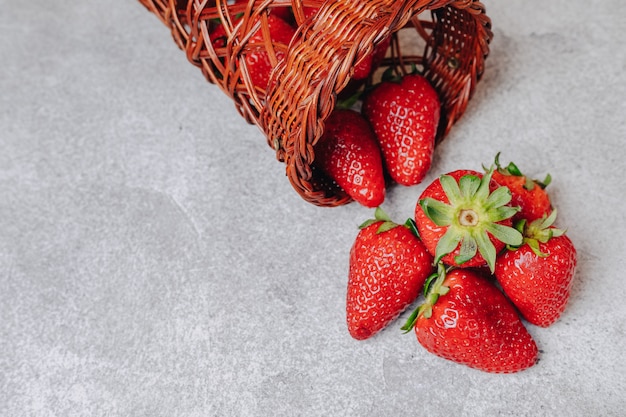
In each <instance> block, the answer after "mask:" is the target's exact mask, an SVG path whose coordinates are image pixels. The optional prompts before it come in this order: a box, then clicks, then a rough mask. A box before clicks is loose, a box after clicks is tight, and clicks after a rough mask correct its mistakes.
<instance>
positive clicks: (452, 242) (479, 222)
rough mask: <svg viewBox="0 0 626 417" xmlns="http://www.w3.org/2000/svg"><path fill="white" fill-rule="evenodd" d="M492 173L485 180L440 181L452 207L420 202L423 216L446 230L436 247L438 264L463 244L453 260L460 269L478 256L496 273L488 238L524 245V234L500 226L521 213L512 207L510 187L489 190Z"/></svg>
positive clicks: (429, 200) (427, 200)
mask: <svg viewBox="0 0 626 417" xmlns="http://www.w3.org/2000/svg"><path fill="white" fill-rule="evenodd" d="M492 174H493V170H489V171H488V172H487V173H486V174H485V175H484V176H483V177H482V178H480V177H478V176H476V175H464V176H463V177H461V178H460V179H459V182H458V184H457V182H456V180H455V179H454V178H452V177H451V176H449V175H442V176H441V177H440V178H439V181H440V183H441V186H442V188H443V190H444V192H445V194H446V196H447V197H448V200H449V204H446V203H443V202H441V201H439V200H435V199H433V198H425V199H422V200H420V201H419V204H420V206H421V207H422V209H423V210H424V213H425V214H426V216H428V218H430V220H432V221H433V223H435V224H436V225H437V226H441V227H447V231H446V233H445V234H444V235H443V236H442V237H441V239H440V240H439V242H438V243H437V247H436V250H435V263H438V262H439V261H440V260H441V259H442V258H443V257H444V256H446V255H447V254H449V253H451V252H453V251H454V250H455V249H456V248H457V246H459V244H460V251H459V254H458V255H457V256H456V257H455V258H454V261H455V262H456V264H457V265H462V264H463V263H465V262H467V261H469V260H470V259H472V258H474V256H476V253H477V252H479V253H480V254H481V255H482V257H483V258H484V259H485V261H486V262H487V265H489V268H490V269H491V271H492V272H493V270H494V268H495V261H496V248H495V246H494V245H493V243H492V242H491V240H490V238H489V234H491V235H492V236H494V237H495V238H496V239H498V240H500V241H502V242H503V243H505V244H507V245H511V246H517V245H521V244H522V241H523V237H522V234H521V233H520V232H519V231H518V230H516V229H514V228H512V227H509V226H504V225H502V224H499V222H502V221H503V220H506V219H509V218H511V217H513V215H515V213H517V212H518V211H519V207H511V206H509V205H508V204H509V202H510V201H511V192H510V190H509V189H508V188H507V187H499V188H497V189H496V190H494V191H493V192H491V191H490V189H489V183H490V182H491V176H492Z"/></svg>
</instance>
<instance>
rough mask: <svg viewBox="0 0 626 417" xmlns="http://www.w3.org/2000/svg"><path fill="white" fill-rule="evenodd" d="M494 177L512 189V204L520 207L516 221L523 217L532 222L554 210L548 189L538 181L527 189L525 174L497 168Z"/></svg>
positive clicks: (514, 218)
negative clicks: (520, 174)
mask: <svg viewBox="0 0 626 417" xmlns="http://www.w3.org/2000/svg"><path fill="white" fill-rule="evenodd" d="M492 178H493V179H494V181H496V182H497V183H498V184H500V185H503V186H505V187H508V188H509V190H511V196H512V203H511V205H513V206H519V207H520V211H519V212H518V213H517V214H516V215H515V216H513V221H514V222H515V221H517V220H521V219H526V220H527V221H528V222H531V221H533V220H536V219H539V218H541V217H542V216H544V215H545V216H547V215H549V214H550V213H551V212H552V204H551V202H550V197H549V195H548V193H547V192H546V190H544V189H543V188H541V187H540V186H539V185H538V184H536V183H535V185H534V187H533V188H532V189H530V190H529V189H527V188H526V187H525V185H526V182H527V178H526V177H525V176H515V175H506V174H502V173H500V172H498V171H497V170H496V171H494V173H493V176H492Z"/></svg>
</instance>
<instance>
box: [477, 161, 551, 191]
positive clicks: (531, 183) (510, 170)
mask: <svg viewBox="0 0 626 417" xmlns="http://www.w3.org/2000/svg"><path fill="white" fill-rule="evenodd" d="M494 164H495V166H496V169H497V170H498V172H500V173H502V174H504V175H512V176H514V177H524V174H522V171H521V170H520V169H519V168H518V167H517V165H515V164H514V163H513V162H509V164H508V165H507V166H506V167H504V168H503V167H502V166H501V165H500V152H498V153H497V154H496V157H495V161H494ZM485 171H487V169H486V168H485ZM551 182H552V176H551V175H550V174H546V177H545V178H544V180H543V181H539V180H533V179H531V178H528V177H526V183H525V184H524V188H526V189H527V190H532V189H533V188H534V187H535V185H537V186H539V187H540V188H541V189H545V188H546V187H547V186H548V185H549V184H550V183H551Z"/></svg>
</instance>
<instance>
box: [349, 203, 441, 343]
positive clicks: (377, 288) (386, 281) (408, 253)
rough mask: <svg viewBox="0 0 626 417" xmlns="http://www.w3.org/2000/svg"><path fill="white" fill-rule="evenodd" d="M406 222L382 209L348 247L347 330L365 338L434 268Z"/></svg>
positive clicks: (415, 292) (412, 294)
mask: <svg viewBox="0 0 626 417" xmlns="http://www.w3.org/2000/svg"><path fill="white" fill-rule="evenodd" d="M410 226H411V225H410V221H409V222H407V224H405V225H398V224H396V223H394V222H392V221H391V220H390V219H389V217H388V216H387V215H386V214H385V213H384V211H383V210H382V209H380V208H378V209H376V214H375V218H374V219H372V220H369V221H367V222H365V223H363V224H362V225H361V226H360V227H361V230H360V231H359V234H358V235H357V237H356V240H355V242H354V244H353V246H352V249H351V250H350V269H349V279H348V290H347V298H346V317H347V323H348V330H349V332H350V335H352V337H353V338H355V339H359V340H362V339H367V338H369V337H371V336H373V335H374V334H376V333H377V332H379V331H380V330H381V329H383V328H384V327H386V326H387V325H388V324H389V323H390V322H391V321H393V320H394V319H395V318H397V317H398V315H399V314H400V313H401V312H402V311H403V310H404V309H406V307H407V306H408V305H409V304H410V303H412V302H413V301H415V299H416V298H417V296H418V295H419V293H420V291H421V289H422V286H423V285H424V282H425V281H426V278H427V277H428V276H429V275H430V274H431V272H432V271H433V264H432V261H433V258H432V256H431V255H430V254H429V253H428V251H427V250H426V248H425V247H424V245H423V244H422V242H420V240H419V239H418V238H417V237H416V235H415V234H414V233H413V232H412V231H411V227H410Z"/></svg>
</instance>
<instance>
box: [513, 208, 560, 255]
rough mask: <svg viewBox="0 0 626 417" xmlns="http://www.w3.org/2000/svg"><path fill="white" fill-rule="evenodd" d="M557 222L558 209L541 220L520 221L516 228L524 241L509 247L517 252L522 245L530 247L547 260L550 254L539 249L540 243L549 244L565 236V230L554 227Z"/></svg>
mask: <svg viewBox="0 0 626 417" xmlns="http://www.w3.org/2000/svg"><path fill="white" fill-rule="evenodd" d="M555 220H556V209H554V210H552V212H551V213H550V215H544V216H543V217H541V218H540V219H537V220H533V221H532V222H530V223H527V222H526V220H525V219H522V220H520V221H519V222H517V224H516V225H515V228H516V229H517V230H518V231H519V232H520V233H522V235H523V237H524V238H523V241H522V244H521V245H518V246H509V249H510V250H516V249H518V248H520V247H521V246H522V245H525V244H526V245H528V246H530V248H531V249H532V251H533V252H534V253H535V255H537V256H539V257H541V258H545V257H547V256H548V255H549V254H548V253H544V252H542V251H541V249H540V248H539V243H547V242H548V241H549V240H550V239H552V238H553V237H557V236H562V235H564V234H565V232H566V231H565V230H563V229H557V228H555V227H552V225H553V224H554V222H555Z"/></svg>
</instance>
